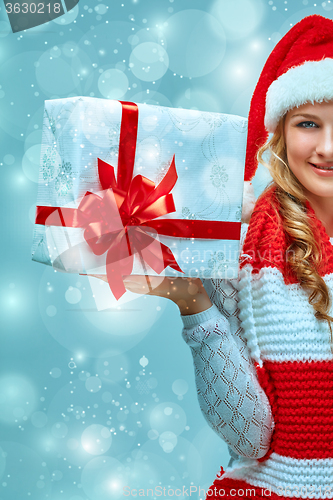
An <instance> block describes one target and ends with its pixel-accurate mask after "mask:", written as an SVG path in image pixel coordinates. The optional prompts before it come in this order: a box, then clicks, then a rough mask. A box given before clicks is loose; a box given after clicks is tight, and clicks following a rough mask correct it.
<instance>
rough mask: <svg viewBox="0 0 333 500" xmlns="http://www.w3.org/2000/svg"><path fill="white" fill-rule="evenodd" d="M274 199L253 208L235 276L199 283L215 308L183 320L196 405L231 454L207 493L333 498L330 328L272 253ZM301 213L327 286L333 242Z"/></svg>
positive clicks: (276, 243)
mask: <svg viewBox="0 0 333 500" xmlns="http://www.w3.org/2000/svg"><path fill="white" fill-rule="evenodd" d="M273 197H274V191H273V190H270V191H269V192H268V193H267V194H266V195H265V196H264V197H262V198H261V199H260V200H259V202H258V203H257V205H256V208H255V211H254V214H253V215H252V218H251V221H250V226H249V229H248V231H247V234H246V238H245V243H244V245H243V256H245V257H246V258H247V260H243V265H241V270H240V274H239V279H238V280H237V281H236V280H235V281H233V282H227V281H225V280H210V281H207V282H205V283H204V286H205V288H206V289H207V292H208V293H209V295H210V297H211V300H212V302H213V303H214V305H213V306H212V307H211V308H210V309H209V310H208V311H205V312H204V313H201V314H198V315H193V316H184V317H183V321H184V330H183V337H184V339H185V341H186V342H187V343H189V345H190V346H191V350H192V354H193V359H194V365H195V373H196V384H197V390H198V397H199V403H200V406H201V409H202V411H203V412H204V415H205V417H206V419H207V421H208V422H209V423H210V425H211V426H212V427H213V428H214V429H215V430H216V431H217V432H218V433H219V435H221V437H222V438H223V439H225V440H226V441H227V443H228V445H229V449H230V451H231V455H232V457H233V458H234V459H233V460H231V462H230V463H229V466H228V468H227V470H226V471H225V472H224V474H223V475H222V476H221V477H219V478H218V479H216V481H215V482H214V484H213V485H212V488H213V487H215V488H217V492H216V490H215V494H214V495H210V496H209V498H211V499H214V498H216V499H217V498H222V497H223V498H229V497H230V498H235V497H236V498H237V497H238V496H244V494H245V493H244V492H245V490H246V489H248V488H250V487H253V491H254V492H255V496H256V497H259V498H260V497H267V494H269V496H271V497H274V498H275V497H276V498H278V497H280V496H283V497H296V498H333V426H332V424H333V355H332V352H331V350H330V333H329V328H328V325H327V322H323V321H319V320H317V319H316V318H315V316H314V311H313V307H312V306H311V305H310V304H309V302H308V295H307V294H306V292H305V291H304V290H303V289H302V288H301V286H300V284H299V283H298V282H297V278H296V277H295V276H294V275H293V273H292V272H291V270H290V269H289V268H288V266H287V264H286V262H285V261H284V259H283V258H281V255H285V254H284V253H283V252H285V250H286V247H287V244H288V241H287V239H286V236H285V235H284V233H283V231H281V224H280V222H281V221H280V220H278V218H277V216H276V214H275V212H274V210H273V209H272V207H271V204H270V201H271V199H273ZM307 213H308V215H309V217H310V219H311V221H312V223H313V228H314V230H315V231H317V234H316V236H317V238H318V241H320V245H321V251H322V256H323V259H322V265H321V266H320V269H319V272H320V274H321V276H323V278H324V280H325V282H326V284H327V285H328V287H329V289H330V291H331V292H332V291H333V247H332V243H333V238H332V239H331V242H330V239H329V237H328V235H327V233H326V231H325V229H324V227H323V225H322V224H321V222H320V221H319V220H318V219H316V217H315V214H314V211H313V209H312V208H311V206H310V204H309V203H307ZM267 234H269V235H270V237H269V247H268V246H267V243H266V242H265V237H266V236H267ZM266 241H267V239H266ZM267 250H269V251H268V252H267ZM281 251H282V254H281ZM265 252H266V253H265ZM230 299H232V300H233V301H234V307H233V312H231V310H230V307H231V303H230ZM226 301H228V302H229V306H228V307H229V310H228V307H226ZM331 314H332V311H331ZM255 371H256V373H255ZM258 381H259V383H260V385H261V387H260V385H259V383H258ZM262 389H264V391H265V393H263V390H262ZM249 401H252V403H249ZM268 401H269V403H268ZM221 488H223V490H224V491H223V494H220V495H219V494H218V491H219V489H221ZM230 488H234V489H235V490H236V491H237V489H239V488H241V489H242V490H244V491H243V494H241V493H240V494H239V495H237V494H236V495H235V494H234V493H233V494H232V493H230ZM266 488H267V489H268V490H269V492H270V493H269V492H267V490H266V495H265V494H264V493H263V489H266ZM228 492H229V493H228ZM249 494H250V493H249ZM252 496H253V493H252Z"/></svg>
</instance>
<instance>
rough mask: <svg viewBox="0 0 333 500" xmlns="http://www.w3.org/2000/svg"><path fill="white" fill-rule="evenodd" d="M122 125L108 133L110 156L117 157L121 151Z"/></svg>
mask: <svg viewBox="0 0 333 500" xmlns="http://www.w3.org/2000/svg"><path fill="white" fill-rule="evenodd" d="M119 135H120V125H114V126H113V127H111V128H110V129H109V131H108V136H109V146H110V154H112V155H117V154H118V151H119Z"/></svg>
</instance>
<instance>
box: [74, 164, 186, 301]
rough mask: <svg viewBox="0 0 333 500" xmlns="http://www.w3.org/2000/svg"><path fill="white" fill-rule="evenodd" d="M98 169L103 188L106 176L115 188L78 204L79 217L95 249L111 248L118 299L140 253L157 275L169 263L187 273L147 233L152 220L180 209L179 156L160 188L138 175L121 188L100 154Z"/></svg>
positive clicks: (111, 277)
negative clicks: (174, 191)
mask: <svg viewBox="0 0 333 500" xmlns="http://www.w3.org/2000/svg"><path fill="white" fill-rule="evenodd" d="M98 172H99V176H100V179H103V184H104V186H105V181H106V179H107V180H108V184H109V186H110V187H109V188H108V189H106V190H105V192H104V194H103V197H102V198H101V197H100V196H98V195H96V194H93V193H90V192H89V191H88V192H87V193H86V194H85V196H84V197H83V199H82V201H81V203H80V205H79V207H78V214H77V217H78V221H79V224H80V226H81V227H84V228H85V231H84V238H85V240H86V242H87V243H88V245H89V247H90V248H91V250H92V251H93V253H94V254H95V255H103V254H104V253H106V252H107V254H106V274H107V278H108V283H109V285H110V288H111V290H112V292H113V294H114V296H115V297H116V299H119V298H120V297H121V296H122V295H123V294H124V293H125V291H126V289H125V286H124V283H123V279H122V278H123V276H126V275H129V274H131V272H132V269H133V259H134V254H135V253H138V254H139V256H140V258H141V260H143V261H145V262H146V263H147V264H148V265H149V266H150V267H151V268H152V269H153V270H154V271H155V272H156V273H158V274H160V273H161V272H162V271H163V269H165V268H166V267H167V266H170V267H172V268H173V269H175V270H176V271H179V272H182V270H181V269H180V267H179V266H178V264H177V262H176V259H175V257H174V255H173V253H172V251H171V250H170V249H169V248H168V247H167V246H165V245H163V243H160V242H159V241H157V240H156V239H155V238H153V237H152V236H150V235H149V234H148V232H153V233H156V231H155V230H154V229H151V228H149V221H150V220H152V219H155V218H156V217H160V216H162V215H165V214H167V213H171V212H174V211H175V205H174V201H173V196H172V194H170V191H171V190H172V188H173V186H174V185H175V183H176V181H177V172H176V166H175V159H174V158H173V159H172V162H171V164H170V166H169V169H168V171H167V173H166V174H165V176H164V178H163V180H162V181H161V182H160V183H159V184H158V186H157V187H155V183H154V182H153V181H151V180H149V179H147V178H146V177H143V176H142V175H137V176H135V177H134V178H133V179H132V180H131V182H130V185H129V189H128V191H127V192H125V191H123V190H122V189H119V187H118V186H117V183H116V179H115V175H114V168H113V167H112V166H111V165H109V164H108V163H106V162H104V161H103V160H101V159H100V158H98ZM143 224H145V225H143ZM66 225H67V223H66ZM147 226H148V227H147ZM115 264H116V265H115Z"/></svg>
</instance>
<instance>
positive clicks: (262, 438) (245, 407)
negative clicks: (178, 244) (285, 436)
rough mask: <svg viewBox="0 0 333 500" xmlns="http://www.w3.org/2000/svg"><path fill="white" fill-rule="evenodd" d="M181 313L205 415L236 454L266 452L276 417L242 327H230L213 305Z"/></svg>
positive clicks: (259, 456)
mask: <svg viewBox="0 0 333 500" xmlns="http://www.w3.org/2000/svg"><path fill="white" fill-rule="evenodd" d="M182 319H183V322H184V330H183V333H182V335H183V338H184V340H185V342H186V343H187V344H188V345H189V347H190V349H191V352H192V356H193V361H194V371H195V381H196V387H197V393H198V400H199V405H200V408H201V411H202V412H203V414H204V416H205V419H206V420H207V422H208V424H209V425H210V427H212V429H214V430H215V431H216V432H217V434H218V435H219V436H220V437H221V438H222V439H223V440H224V441H226V443H227V444H228V445H229V447H230V448H231V449H232V450H233V451H234V452H235V453H236V454H237V455H241V456H244V457H250V458H261V457H263V456H264V455H265V454H266V453H267V451H268V449H269V445H270V440H271V435H272V431H273V428H274V422H273V417H272V413H271V408H270V405H269V402H268V399H267V396H266V394H265V392H264V391H263V390H262V388H261V387H260V385H259V382H258V380H257V376H256V372H255V369H254V366H253V364H252V362H251V360H250V359H249V354H248V350H247V346H246V342H245V341H244V340H242V337H241V335H239V334H240V333H241V332H240V331H238V332H235V334H232V333H231V331H230V325H229V322H228V320H227V319H226V318H225V316H224V315H223V314H221V313H220V311H219V310H218V309H217V307H216V306H215V305H213V306H212V307H211V308H210V309H208V310H206V311H204V312H203V313H199V314H196V315H192V316H182ZM240 330H241V329H240Z"/></svg>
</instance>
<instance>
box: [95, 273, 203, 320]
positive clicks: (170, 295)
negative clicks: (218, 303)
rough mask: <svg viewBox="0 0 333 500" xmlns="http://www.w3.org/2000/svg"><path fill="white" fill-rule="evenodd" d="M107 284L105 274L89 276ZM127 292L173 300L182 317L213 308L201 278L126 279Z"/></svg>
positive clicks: (131, 276) (148, 277)
mask: <svg viewBox="0 0 333 500" xmlns="http://www.w3.org/2000/svg"><path fill="white" fill-rule="evenodd" d="M88 276H93V277H95V278H99V279H102V280H103V281H106V282H107V277H106V275H104V274H89V275H88ZM123 281H124V285H125V287H126V289H127V290H129V291H130V292H134V293H139V294H146V295H156V296H158V297H164V298H166V299H170V300H172V302H174V303H175V304H177V306H178V307H179V310H180V313H181V314H182V315H188V314H197V313H199V312H202V311H205V310H206V309H209V307H211V305H212V303H211V301H210V298H209V296H208V294H207V292H206V290H205V289H204V286H203V284H202V281H201V280H200V278H182V277H178V278H171V277H169V276H164V277H163V276H139V275H130V276H125V277H124V280H123Z"/></svg>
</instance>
